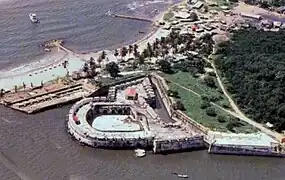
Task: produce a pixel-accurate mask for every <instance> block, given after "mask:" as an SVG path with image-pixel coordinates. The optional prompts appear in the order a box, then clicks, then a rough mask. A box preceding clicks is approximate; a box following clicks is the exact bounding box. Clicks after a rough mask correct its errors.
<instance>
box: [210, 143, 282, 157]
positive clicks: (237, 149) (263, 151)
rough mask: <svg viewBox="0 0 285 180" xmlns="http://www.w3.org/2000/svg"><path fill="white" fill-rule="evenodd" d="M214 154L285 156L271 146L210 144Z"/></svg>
mask: <svg viewBox="0 0 285 180" xmlns="http://www.w3.org/2000/svg"><path fill="white" fill-rule="evenodd" d="M208 152H209V153H212V154H232V155H247V156H276V157H285V154H283V153H278V152H275V151H272V149H271V148H270V147H268V148H266V147H249V148H247V147H242V146H224V145H216V144H212V145H210V147H209V149H208Z"/></svg>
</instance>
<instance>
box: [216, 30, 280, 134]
mask: <svg viewBox="0 0 285 180" xmlns="http://www.w3.org/2000/svg"><path fill="white" fill-rule="evenodd" d="M284 39H285V32H284V31H280V32H263V31H258V30H240V31H237V32H235V33H234V34H233V37H232V40H231V41H230V42H224V43H221V44H220V45H219V47H218V50H217V57H216V58H215V63H216V65H217V67H218V69H219V70H220V71H221V74H222V76H223V77H225V79H226V80H225V81H224V82H225V84H226V86H227V89H228V91H229V92H230V93H232V94H233V95H234V98H235V101H236V103H237V104H238V105H239V107H240V108H242V109H243V110H244V112H245V113H246V114H248V115H250V116H251V117H252V118H253V119H254V120H256V121H257V122H262V123H266V122H270V123H272V124H274V125H275V126H274V128H275V129H276V130H278V131H281V130H284V129H285V101H284V100H285V83H284V81H285V41H284Z"/></svg>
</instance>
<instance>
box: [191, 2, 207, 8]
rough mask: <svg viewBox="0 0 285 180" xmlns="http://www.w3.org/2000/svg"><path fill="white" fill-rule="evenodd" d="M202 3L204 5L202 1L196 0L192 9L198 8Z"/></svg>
mask: <svg viewBox="0 0 285 180" xmlns="http://www.w3.org/2000/svg"><path fill="white" fill-rule="evenodd" d="M203 5H204V3H203V2H201V1H198V2H197V3H195V4H194V5H193V9H200V8H201V7H202V6H203Z"/></svg>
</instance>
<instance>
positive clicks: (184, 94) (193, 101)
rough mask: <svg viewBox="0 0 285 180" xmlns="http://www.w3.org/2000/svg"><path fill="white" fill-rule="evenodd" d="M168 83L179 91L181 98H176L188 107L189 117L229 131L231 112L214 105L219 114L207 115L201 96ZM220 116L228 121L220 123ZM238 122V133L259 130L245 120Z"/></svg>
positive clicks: (215, 128)
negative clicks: (214, 115) (202, 107)
mask: <svg viewBox="0 0 285 180" xmlns="http://www.w3.org/2000/svg"><path fill="white" fill-rule="evenodd" d="M168 85H169V88H170V89H171V90H175V91H177V92H178V93H179V96H180V98H178V99H176V100H180V101H181V102H182V103H183V104H184V106H185V109H186V110H185V113H186V114H187V115H188V116H189V117H191V118H193V119H194V120H195V121H197V122H198V123H200V124H202V125H204V126H206V127H208V128H210V129H211V130H216V131H221V132H228V129H227V127H226V126H227V124H228V123H229V122H230V121H231V120H230V117H232V116H231V115H230V114H228V113H227V112H225V111H222V110H221V109H219V108H217V107H214V106H212V108H214V109H215V111H216V113H217V116H216V117H212V116H209V115H207V113H206V111H205V109H201V108H200V107H201V103H202V99H201V98H200V97H199V96H197V95H195V94H193V93H191V92H189V91H187V90H185V89H183V88H181V87H179V86H177V85H176V84H173V83H169V84H168ZM218 116H223V117H225V119H226V121H225V122H223V123H220V122H219V121H218V118H217V117H218ZM232 118H233V117H232ZM238 123H239V124H240V126H239V127H236V128H234V130H235V131H236V132H237V133H252V132H256V131H257V130H256V129H255V128H254V127H253V126H251V125H249V124H246V123H245V122H243V121H238Z"/></svg>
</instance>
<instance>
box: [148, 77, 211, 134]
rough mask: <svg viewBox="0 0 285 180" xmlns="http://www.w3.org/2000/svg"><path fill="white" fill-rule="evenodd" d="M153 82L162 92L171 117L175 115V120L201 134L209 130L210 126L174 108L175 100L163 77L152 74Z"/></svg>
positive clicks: (160, 92)
mask: <svg viewBox="0 0 285 180" xmlns="http://www.w3.org/2000/svg"><path fill="white" fill-rule="evenodd" d="M152 82H153V84H154V85H155V86H156V87H157V90H158V93H159V94H160V96H161V98H162V101H163V103H164V105H165V107H166V109H167V112H168V114H169V116H170V117H173V119H174V120H179V121H182V123H184V124H186V125H187V126H188V128H191V130H194V131H195V132H197V133H199V134H203V135H206V134H207V132H208V131H209V129H208V128H206V127H204V126H202V125H201V124H199V123H197V122H196V121H195V120H193V119H192V118H190V117H188V116H187V115H185V114H184V113H183V112H182V111H179V110H173V109H172V104H173V100H172V99H171V98H169V97H168V95H167V90H168V89H169V88H168V86H167V84H166V82H165V80H164V79H163V78H162V77H160V76H158V75H156V74H152Z"/></svg>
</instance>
